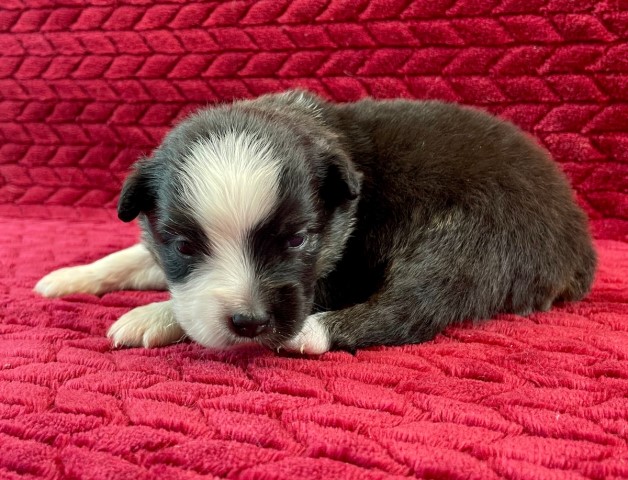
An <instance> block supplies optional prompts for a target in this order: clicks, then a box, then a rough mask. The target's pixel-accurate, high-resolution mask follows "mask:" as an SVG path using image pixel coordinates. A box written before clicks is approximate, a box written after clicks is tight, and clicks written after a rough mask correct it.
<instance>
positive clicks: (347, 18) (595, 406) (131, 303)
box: [0, 0, 628, 479]
mask: <svg viewBox="0 0 628 480" xmlns="http://www.w3.org/2000/svg"><path fill="white" fill-rule="evenodd" d="M291 87H303V88H308V89H310V90H312V91H315V92H317V93H319V94H321V95H323V96H324V97H326V98H328V99H330V100H334V101H348V100H354V99H358V98H361V97H364V96H366V95H371V96H375V97H378V98H392V97H406V98H439V99H444V100H449V101H457V102H462V103H466V104H471V105H475V106H478V107H480V108H484V109H487V110H489V111H491V112H493V113H495V114H498V115H500V116H502V117H504V118H508V119H510V120H512V121H513V122H515V123H517V124H518V125H520V126H521V127H522V128H523V129H525V130H526V131H528V132H529V133H531V134H532V135H534V136H535V137H536V138H537V139H538V140H539V141H540V142H541V143H542V144H543V145H544V146H546V147H547V148H548V149H549V150H550V151H551V152H552V154H553V156H554V158H555V159H556V160H557V161H558V162H560V164H561V167H562V168H563V170H564V171H565V172H566V174H567V175H568V176H569V178H570V180H571V181H572V183H573V185H574V187H575V189H576V193H577V197H578V201H579V202H580V203H581V205H582V206H583V207H584V208H585V209H586V211H587V212H588V213H589V215H590V217H591V223H592V228H593V231H594V233H595V235H596V237H597V243H596V245H597V248H598V251H599V256H600V269H599V272H598V275H597V278H596V282H595V287H594V289H593V292H592V293H591V295H590V296H589V297H588V298H587V299H586V300H585V301H583V302H579V303H574V304H568V305H563V306H559V307H557V308H555V309H553V310H552V311H550V312H548V313H543V314H533V315H531V316H530V317H527V318H524V317H518V316H514V315H513V316H501V317H499V318H498V319H495V320H492V321H490V322H483V323H480V324H478V325H462V326H459V327H455V328H450V329H449V330H447V331H446V332H445V333H444V334H442V335H440V336H439V337H438V338H437V339H436V340H435V341H433V342H429V343H427V344H423V345H414V346H406V347H400V348H373V349H366V350H362V351H359V352H358V353H357V354H356V355H354V356H353V355H350V354H347V353H342V352H336V353H329V354H326V355H323V356H322V357H320V358H304V357H299V356H287V355H278V354H276V353H274V352H269V351H265V350H262V349H259V348H252V347H245V348H239V349H237V350H233V351H227V352H216V351H210V350H207V349H203V348H201V347H199V346H197V345H194V344H191V343H181V344H178V345H175V346H171V347H167V348H160V349H153V350H142V349H123V350H112V349H111V347H110V345H109V343H108V341H107V340H106V339H105V338H104V333H105V332H106V330H107V328H108V327H109V325H111V323H112V322H113V321H114V320H115V319H116V318H117V317H118V316H120V315H121V314H123V313H124V312H126V311H128V310H129V309H130V308H133V307H135V306H138V305H141V304H144V303H147V302H150V301H155V300H156V299H161V298H164V295H165V294H163V293H156V292H116V293H111V294H107V295H104V296H103V297H102V298H98V297H94V296H89V295H72V296H70V297H67V298H65V299H60V300H54V301H53V300H44V299H41V298H38V297H37V296H36V295H34V294H33V293H32V287H33V285H34V283H35V282H36V280H37V279H38V278H40V277H41V276H42V275H43V274H44V273H46V272H48V271H50V270H51V269H54V268H58V267H62V266H67V265H71V264H76V263H84V262H89V261H93V260H95V259H97V258H99V257H101V256H103V255H105V254H107V253H110V252H112V251H114V250H117V249H120V248H123V247H126V246H129V245H131V244H133V243H134V242H135V241H136V239H137V229H136V227H135V226H134V225H121V224H120V223H119V222H117V221H116V220H115V210H114V206H115V201H116V197H117V193H118V190H119V186H120V183H121V180H122V178H123V177H124V175H125V174H126V172H127V171H128V167H129V165H130V164H131V163H132V162H133V161H134V160H135V159H136V158H137V157H138V156H140V155H142V154H147V153H149V152H150V150H151V149H152V148H153V147H154V146H155V145H156V144H158V143H159V141H160V139H161V138H162V137H163V135H164V133H165V132H166V131H167V130H168V128H169V127H170V126H171V125H172V123H173V122H174V121H176V119H178V118H181V117H182V116H184V115H185V114H187V113H188V112H190V111H191V110H193V109H194V108H197V107H199V106H202V105H206V104H208V103H213V102H220V101H228V100H231V99H232V98H236V97H238V98H239V97H252V96H256V95H259V94H262V93H266V92H271V91H279V90H283V89H286V88H291ZM627 241H628V3H627V2H626V1H625V0H606V1H604V0H603V1H593V0H413V1H409V0H355V1H354V0H259V1H251V0H235V1H225V2H218V1H203V2H195V1H184V0H160V1H157V2H150V1H146V0H118V1H114V0H61V1H53V0H4V1H3V2H2V3H1V5H0V446H1V447H2V448H0V478H89V479H99V478H102V479H112V478H133V477H136V478H140V479H145V478H146V479H149V478H176V479H186V478H190V479H191V478H200V477H203V478H221V477H237V478H251V479H253V478H256V479H257V478H263V479H275V478H277V479H279V478H282V479H293V478H299V477H304V478H325V479H328V478H360V479H365V478H400V477H413V476H418V477H427V478H461V479H462V478H464V479H470V478H477V479H491V478H512V479H524V478H530V479H532V478H534V479H540V478H556V479H562V478H596V479H603V478H628V243H626V242H627Z"/></svg>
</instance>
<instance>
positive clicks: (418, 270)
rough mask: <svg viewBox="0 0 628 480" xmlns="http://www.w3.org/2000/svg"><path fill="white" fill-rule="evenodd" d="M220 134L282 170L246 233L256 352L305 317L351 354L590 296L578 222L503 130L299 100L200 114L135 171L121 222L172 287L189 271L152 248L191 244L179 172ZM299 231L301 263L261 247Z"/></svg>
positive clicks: (570, 204) (466, 119)
mask: <svg viewBox="0 0 628 480" xmlns="http://www.w3.org/2000/svg"><path fill="white" fill-rule="evenodd" d="M229 129H232V130H236V131H240V130H241V131H246V132H247V133H248V134H251V135H253V136H257V137H259V138H261V139H264V140H265V141H267V142H271V143H272V145H273V148H274V149H275V151H276V152H279V155H280V159H281V162H282V166H283V168H284V171H283V175H282V180H281V195H282V202H281V204H280V206H279V211H278V212H276V215H273V217H272V218H269V220H268V222H265V224H264V225H260V226H259V228H256V229H254V231H252V232H251V245H253V247H254V252H255V257H256V262H257V265H258V273H259V275H260V278H261V279H262V283H263V284H265V285H266V286H267V289H268V292H269V293H268V296H267V298H268V301H269V302H270V303H271V307H270V308H271V310H272V313H273V315H274V320H273V321H274V322H276V324H277V325H276V326H277V327H278V329H277V331H278V332H279V333H278V334H277V335H278V337H277V338H269V339H268V341H267V342H265V343H267V344H268V345H277V344H279V343H281V341H282V339H285V338H288V337H290V336H292V335H294V334H296V333H297V332H298V331H299V329H300V327H301V325H302V322H303V321H304V319H305V317H306V316H307V315H308V314H309V313H312V312H315V311H330V313H329V314H327V315H325V316H323V317H322V321H323V322H324V324H325V326H326V327H327V328H328V329H329V331H330V333H331V339H332V348H339V349H347V350H354V349H356V348H360V347H366V346H370V345H399V344H406V343H417V342H423V341H426V340H430V339H432V338H433V337H434V336H435V335H436V334H437V333H438V332H440V331H441V330H442V329H443V328H445V327H446V326H447V325H449V324H452V323H455V322H460V321H463V320H467V319H487V318H490V317H492V316H494V315H495V314H497V313H500V312H514V313H518V314H522V315H526V314H529V313H530V312H532V311H535V310H547V309H548V308H550V306H551V305H552V304H553V303H554V302H555V301H571V300H578V299H581V298H582V297H583V296H584V295H585V294H586V293H587V292H588V291H589V289H590V286H591V283H592V279H593V275H594V271H595V265H596V256H595V252H594V250H593V247H592V242H591V237H590V235H589V232H588V228H587V222H586V217H585V215H584V213H583V212H582V211H581V209H580V208H579V207H578V206H577V205H576V203H575V201H574V198H573V194H572V191H571V189H570V187H569V185H568V182H567V181H566V179H565V177H564V175H563V174H562V173H561V172H560V170H559V168H558V167H557V166H556V164H555V163H554V162H553V161H552V160H551V159H550V158H549V155H548V153H547V152H546V151H545V150H543V149H542V148H541V147H539V146H538V145H537V143H536V142H535V141H534V140H533V139H531V138H530V137H529V136H527V135H526V134H524V133H523V132H521V131H520V130H519V129H518V128H516V127H515V126H514V125H512V124H510V123H508V122H505V121H502V120H499V119H497V118H495V117H493V116H490V115H488V114H486V113H483V112H481V111H479V110H475V109H472V108H466V107H461V106H458V105H453V104H447V103H441V102H436V101H428V102H420V101H404V100H395V101H374V100H370V99H366V100H362V101H359V102H356V103H348V104H331V103H327V102H325V101H323V100H321V99H320V98H318V97H315V96H313V95H310V94H307V93H303V92H289V93H287V94H281V95H268V96H264V97H260V98H259V99H257V100H253V101H242V102H236V103H234V104H233V105H226V106H220V107H216V108H211V109H206V110H202V111H200V112H198V113H197V114H195V115H194V116H192V117H190V118H189V119H187V120H186V121H185V122H183V123H181V124H180V125H179V126H178V127H177V128H175V129H174V130H173V131H172V132H171V133H170V134H169V135H168V136H167V138H166V139H165V140H164V142H163V144H162V145H161V146H160V147H159V148H158V149H157V150H156V151H155V152H154V154H153V156H152V157H153V158H151V159H148V160H142V161H140V162H138V164H136V168H135V172H134V173H133V174H132V175H131V176H130V177H129V180H128V181H127V182H126V184H125V187H124V189H123V192H122V195H121V198H120V204H119V215H120V218H121V219H123V220H125V221H129V220H131V219H133V218H135V217H136V216H137V215H138V214H140V213H141V214H142V215H141V224H142V227H143V229H144V241H145V243H146V244H147V245H149V246H150V247H151V249H152V251H153V252H154V253H155V255H156V258H157V259H158V261H159V262H160V263H161V265H162V266H163V267H164V269H165V271H166V273H167V276H168V278H169V281H171V282H173V281H179V280H180V279H182V278H185V276H186V275H187V274H188V273H189V271H190V269H192V268H193V265H194V262H195V261H202V256H201V255H199V256H197V257H192V258H188V259H186V260H182V259H181V258H180V257H179V256H177V255H176V252H173V249H172V247H171V244H170V242H169V240H168V239H167V238H163V227H164V225H166V224H168V226H169V228H170V230H172V228H173V226H174V227H176V226H177V225H180V227H181V229H183V230H185V235H186V238H189V236H190V235H192V236H193V235H195V234H194V230H195V228H194V223H193V221H192V219H190V218H189V217H188V216H187V215H186V212H185V208H183V207H182V205H181V204H180V202H178V196H177V168H178V166H180V162H182V161H183V160H182V156H183V155H184V154H185V153H186V152H187V148H188V147H189V145H191V144H192V142H194V141H195V140H197V139H199V138H202V137H211V136H213V135H220V134H221V133H224V132H225V131H227V130H229ZM290 221H293V222H294V225H292V224H290V223H289V222H290ZM286 222H288V223H286ZM299 222H301V223H300V224H299V225H301V224H303V225H304V226H305V228H306V230H307V231H308V234H309V235H310V236H311V239H312V241H311V242H310V247H309V248H308V249H306V250H305V251H303V252H300V253H298V254H292V253H291V254H286V253H285V252H283V251H282V250H281V248H280V247H278V248H275V249H273V246H272V245H270V244H269V243H268V242H267V241H266V239H267V238H269V236H274V235H275V234H278V232H279V234H284V235H289V234H290V233H293V230H294V229H295V228H297V224H298V223H299ZM291 229H292V230H291ZM282 232H283V233H282ZM177 233H180V232H177ZM197 233H198V232H197ZM279 236H280V235H279ZM273 238H274V237H273ZM264 242H266V243H264ZM210 243H211V239H203V238H198V240H197V244H198V247H197V249H198V251H199V253H200V252H203V253H204V254H210V255H211V251H209V249H208V247H207V245H208V244H210ZM185 262H188V263H189V264H187V263H185ZM177 272H179V273H177ZM295 283H296V284H297V286H296V287H294V286H293V287H287V286H288V285H294V284H295ZM286 288H287V289H288V290H286ZM290 288H292V290H290ZM282 289H283V290H282ZM272 292H274V293H272Z"/></svg>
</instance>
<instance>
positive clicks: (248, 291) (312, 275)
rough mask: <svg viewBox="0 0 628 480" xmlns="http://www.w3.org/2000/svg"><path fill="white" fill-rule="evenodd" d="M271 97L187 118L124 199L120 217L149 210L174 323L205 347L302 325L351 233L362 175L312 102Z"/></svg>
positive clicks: (271, 336) (268, 340)
mask: <svg viewBox="0 0 628 480" xmlns="http://www.w3.org/2000/svg"><path fill="white" fill-rule="evenodd" d="M272 100H276V98H274V97H270V101H269V100H268V99H267V100H266V102H264V100H263V99H262V100H261V101H260V100H258V101H253V102H242V103H241V104H236V105H235V106H232V107H226V108H219V109H214V110H208V111H204V112H200V113H199V114H197V115H195V116H193V117H191V118H190V119H188V120H187V121H185V122H184V123H182V124H181V125H180V126H179V127H177V128H176V129H175V130H174V131H173V132H172V133H171V134H170V135H169V136H168V137H167V138H166V140H165V141H164V143H163V144H162V145H161V146H160V147H159V149H157V150H156V151H155V153H154V154H153V158H151V159H148V160H143V161H140V162H138V164H137V165H136V169H135V172H134V173H133V174H132V175H131V176H130V177H129V179H128V180H127V183H126V184H125V187H124V189H123V192H122V195H121V198H120V203H119V215H120V217H121V218H122V219H123V220H127V221H128V220H129V219H131V218H134V217H135V216H136V215H137V214H139V213H142V217H141V219H142V226H143V228H144V232H145V241H146V242H147V243H149V245H151V246H152V247H153V250H154V251H155V252H156V253H157V255H158V258H159V260H160V263H161V265H162V267H163V269H164V271H165V272H166V276H167V278H168V283H169V287H170V292H171V294H172V300H173V305H174V311H175V317H176V319H177V321H178V322H179V323H180V324H181V326H182V327H183V329H184V330H185V331H186V333H187V334H188V335H189V336H190V337H191V338H192V339H194V340H196V341H197V342H199V343H201V344H203V345H205V346H208V347H219V348H222V347H227V346H229V345H233V344H235V343H242V342H246V341H257V342H260V343H263V344H265V345H267V346H269V347H271V348H274V347H277V346H279V345H281V343H282V342H284V341H285V340H287V339H289V338H290V337H292V336H293V335H295V334H296V333H298V332H299V330H300V328H301V325H302V323H303V321H304V319H305V317H306V316H307V315H308V314H310V313H311V310H312V303H313V297H314V290H315V285H316V282H317V280H318V279H319V278H321V277H322V276H324V275H325V274H327V273H328V272H329V271H330V270H331V269H332V268H333V264H334V263H335V261H337V259H338V258H339V256H340V255H341V252H342V249H343V247H344V244H345V243H346V240H347V238H348V235H349V234H350V232H351V227H352V222H353V213H354V210H355V204H356V197H357V195H358V191H359V175H358V174H357V173H356V172H355V171H353V169H352V166H351V164H350V162H349V160H348V158H347V157H346V156H345V154H344V152H342V150H341V149H340V147H339V146H338V144H337V143H335V140H334V139H333V137H330V136H329V135H328V133H327V131H326V130H325V128H324V127H323V126H322V125H321V124H320V120H317V119H316V118H315V117H314V116H313V115H312V114H311V112H309V111H308V109H307V108H299V105H298V104H296V105H291V104H290V103H289V102H288V104H287V105H286V104H284V103H285V102H286V101H287V99H286V98H282V100H281V102H280V103H279V105H275V102H273V101H272ZM288 100H289V97H288ZM310 102H311V100H310ZM310 106H311V104H310ZM296 117H299V118H300V120H301V121H300V122H299V127H298V128H295V127H294V126H293V125H294V123H293V122H294V121H295V120H296ZM308 127H309V128H308Z"/></svg>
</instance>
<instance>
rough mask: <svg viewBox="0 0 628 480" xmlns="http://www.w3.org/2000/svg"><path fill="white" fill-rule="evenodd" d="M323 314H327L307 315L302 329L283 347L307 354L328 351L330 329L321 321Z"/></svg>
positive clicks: (324, 313)
mask: <svg viewBox="0 0 628 480" xmlns="http://www.w3.org/2000/svg"><path fill="white" fill-rule="evenodd" d="M323 315H326V312H320V313H315V314H314V315H310V316H309V317H307V318H306V319H305V322H304V323H303V328H302V329H301V331H300V332H299V333H297V334H296V335H295V336H294V337H293V338H291V339H290V340H288V341H287V342H286V343H284V345H283V347H284V348H285V349H286V350H288V351H291V352H298V353H301V354H307V355H321V354H323V353H325V352H328V351H329V348H330V347H331V339H330V338H329V331H328V330H327V328H326V327H325V325H323V323H322V322H321V318H322V317H323Z"/></svg>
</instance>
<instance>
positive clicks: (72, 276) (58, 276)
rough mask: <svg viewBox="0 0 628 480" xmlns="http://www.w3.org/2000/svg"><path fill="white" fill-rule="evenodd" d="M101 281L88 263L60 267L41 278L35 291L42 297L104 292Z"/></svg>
mask: <svg viewBox="0 0 628 480" xmlns="http://www.w3.org/2000/svg"><path fill="white" fill-rule="evenodd" d="M103 287H104V285H103V282H102V281H101V280H100V279H99V277H98V275H97V274H96V272H95V271H94V269H93V268H91V267H90V266H89V265H81V266H78V267H68V268H60V269H59V270H55V271H54V272H51V273H49V274H48V275H46V276H45V277H44V278H42V279H41V280H40V281H39V282H37V285H35V291H36V292H37V293H39V294H40V295H43V296H44V297H50V298H53V297H62V296H63V295H70V294H72V293H91V294H93V295H99V294H101V293H104V288H103Z"/></svg>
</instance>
